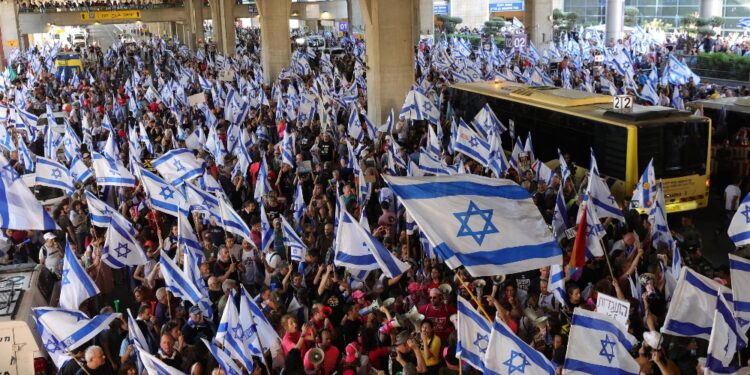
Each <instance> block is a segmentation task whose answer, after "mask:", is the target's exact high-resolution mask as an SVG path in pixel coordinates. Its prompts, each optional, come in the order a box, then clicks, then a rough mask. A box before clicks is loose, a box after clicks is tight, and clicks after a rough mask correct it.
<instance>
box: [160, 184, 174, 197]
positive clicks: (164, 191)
mask: <svg viewBox="0 0 750 375" xmlns="http://www.w3.org/2000/svg"><path fill="white" fill-rule="evenodd" d="M159 195H161V197H162V198H164V199H172V198H174V190H172V189H170V188H169V186H162V188H161V192H160V193H159Z"/></svg>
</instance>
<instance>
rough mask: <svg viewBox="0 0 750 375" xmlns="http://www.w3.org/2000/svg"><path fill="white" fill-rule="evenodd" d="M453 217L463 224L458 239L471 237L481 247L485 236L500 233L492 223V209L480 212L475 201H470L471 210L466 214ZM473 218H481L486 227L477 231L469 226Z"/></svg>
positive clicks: (457, 214) (457, 235)
mask: <svg viewBox="0 0 750 375" xmlns="http://www.w3.org/2000/svg"><path fill="white" fill-rule="evenodd" d="M453 216H455V217H456V219H458V221H459V223H461V228H459V229H458V233H456V237H464V236H471V237H472V238H474V241H476V242H477V244H478V245H479V246H481V245H482V242H484V236H486V235H488V234H493V233H500V231H499V230H497V227H496V226H495V224H493V223H492V209H486V210H480V209H479V207H478V206H477V205H476V203H474V201H469V208H468V209H467V210H466V211H465V212H455V213H453ZM472 216H479V217H480V218H482V219H483V220H484V227H483V228H482V229H481V230H479V231H477V230H474V229H472V228H471V227H470V226H469V220H470V219H471V217H472Z"/></svg>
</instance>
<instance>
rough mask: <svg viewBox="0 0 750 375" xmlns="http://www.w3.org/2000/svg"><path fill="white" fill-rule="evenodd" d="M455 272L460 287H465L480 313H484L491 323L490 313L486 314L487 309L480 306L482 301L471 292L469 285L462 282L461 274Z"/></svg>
mask: <svg viewBox="0 0 750 375" xmlns="http://www.w3.org/2000/svg"><path fill="white" fill-rule="evenodd" d="M455 274H456V277H458V281H460V282H461V287H463V288H464V289H466V291H467V292H469V295H470V296H471V299H472V300H473V301H474V303H476V304H477V307H478V308H479V311H481V312H482V315H484V317H485V318H487V321H489V322H490V323H492V319H490V315H489V314H487V311H485V310H484V307H483V306H482V301H480V300H479V299H477V296H475V295H474V292H472V291H471V289H469V287H467V286H466V282H464V279H463V278H462V277H461V274H460V273H458V272H455Z"/></svg>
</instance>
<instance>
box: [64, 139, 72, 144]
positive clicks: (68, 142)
mask: <svg viewBox="0 0 750 375" xmlns="http://www.w3.org/2000/svg"><path fill="white" fill-rule="evenodd" d="M72 143H73V141H71V140H70V138H65V145H66V146H70V145H71V144H72Z"/></svg>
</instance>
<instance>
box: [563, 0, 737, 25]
mask: <svg viewBox="0 0 750 375" xmlns="http://www.w3.org/2000/svg"><path fill="white" fill-rule="evenodd" d="M625 6H626V7H636V8H638V11H639V14H638V23H639V24H640V23H642V22H644V21H650V20H653V19H661V20H662V21H664V22H665V23H668V24H671V25H672V26H673V27H676V26H679V25H680V18H682V17H684V16H686V15H689V14H697V13H698V11H699V8H700V0H625ZM563 10H564V11H565V12H575V13H577V14H578V16H579V21H578V24H579V25H584V26H590V25H599V24H602V23H604V20H605V16H606V13H607V0H565V5H564V9H563ZM722 15H723V17H724V18H725V20H726V23H725V24H724V28H723V31H740V32H741V31H743V30H742V29H739V28H737V22H739V20H740V19H742V18H745V17H750V0H724V9H723V11H722Z"/></svg>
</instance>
